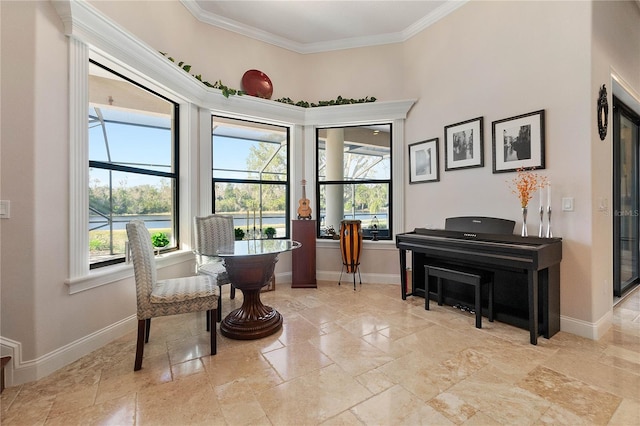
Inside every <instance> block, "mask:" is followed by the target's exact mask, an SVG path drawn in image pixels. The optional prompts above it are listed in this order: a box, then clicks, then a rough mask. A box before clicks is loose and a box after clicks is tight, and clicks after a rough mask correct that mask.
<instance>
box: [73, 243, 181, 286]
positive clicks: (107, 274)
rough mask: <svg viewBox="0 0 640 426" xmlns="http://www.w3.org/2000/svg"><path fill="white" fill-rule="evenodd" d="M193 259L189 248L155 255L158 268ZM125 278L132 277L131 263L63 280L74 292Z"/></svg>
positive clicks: (107, 267)
mask: <svg viewBox="0 0 640 426" xmlns="http://www.w3.org/2000/svg"><path fill="white" fill-rule="evenodd" d="M193 259H194V258H193V252H192V251H190V250H189V251H186V250H182V251H173V252H170V253H167V254H162V255H159V256H156V265H157V267H158V268H159V269H160V268H164V267H167V266H171V265H177V264H179V263H183V262H188V261H190V260H193ZM127 278H133V264H132V263H120V264H118V265H113V266H106V267H104V268H100V269H95V270H93V271H90V272H89V273H88V274H87V275H85V276H82V277H78V278H73V279H68V280H66V281H65V284H66V285H67V287H69V294H76V293H80V292H82V291H85V290H90V289H92V288H96V287H101V286H103V285H107V284H111V283H114V282H116V281H121V280H124V279H127Z"/></svg>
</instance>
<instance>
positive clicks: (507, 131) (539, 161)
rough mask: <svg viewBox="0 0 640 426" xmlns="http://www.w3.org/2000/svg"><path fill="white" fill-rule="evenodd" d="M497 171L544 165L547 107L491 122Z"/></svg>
mask: <svg viewBox="0 0 640 426" xmlns="http://www.w3.org/2000/svg"><path fill="white" fill-rule="evenodd" d="M491 133H492V136H493V173H502V172H513V171H516V170H518V169H521V168H525V169H544V110H540V111H535V112H530V113H529V114H523V115H518V116H516V117H510V118H505V119H503V120H498V121H494V122H493V123H491Z"/></svg>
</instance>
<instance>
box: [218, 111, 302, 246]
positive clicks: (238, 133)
mask: <svg viewBox="0 0 640 426" xmlns="http://www.w3.org/2000/svg"><path fill="white" fill-rule="evenodd" d="M212 119H213V123H212V128H213V135H212V157H213V158H212V167H213V170H212V178H213V206H212V209H213V212H214V213H220V214H231V215H233V216H234V224H235V227H236V229H240V230H242V233H241V234H243V235H244V238H245V239H260V238H265V237H266V235H265V230H266V229H267V228H274V229H275V231H276V233H275V238H286V237H288V236H289V208H288V206H289V129H288V128H287V127H282V126H275V125H271V124H263V123H254V122H248V121H242V120H236V119H230V118H223V117H216V116H214V117H213V118H212Z"/></svg>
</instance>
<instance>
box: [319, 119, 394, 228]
mask: <svg viewBox="0 0 640 426" xmlns="http://www.w3.org/2000/svg"><path fill="white" fill-rule="evenodd" d="M316 147H317V172H318V175H317V182H318V188H317V194H318V197H317V207H316V208H317V210H318V212H319V215H318V217H319V222H320V223H319V234H318V237H320V238H332V234H333V231H336V232H337V231H339V228H340V222H341V221H342V220H345V219H349V220H361V221H362V231H363V237H364V238H371V237H372V231H374V233H377V237H378V238H379V239H390V238H391V226H390V224H391V209H390V206H391V125H390V124H380V125H368V126H351V127H339V128H326V129H318V130H317V138H316Z"/></svg>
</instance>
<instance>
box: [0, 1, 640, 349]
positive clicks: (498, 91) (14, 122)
mask: <svg viewBox="0 0 640 426" xmlns="http://www.w3.org/2000/svg"><path fill="white" fill-rule="evenodd" d="M150 3H152V5H151V4H150ZM94 4H95V6H96V7H97V8H99V9H100V10H101V11H103V12H104V13H105V14H107V15H108V16H110V17H111V18H113V19H114V20H115V21H116V22H118V24H119V25H121V26H123V27H124V28H125V29H127V30H128V31H130V32H131V33H132V34H133V35H135V36H136V37H139V38H140V39H142V40H144V41H145V42H146V43H147V44H149V45H150V46H152V47H153V48H155V49H158V50H163V51H167V52H169V53H170V54H171V55H172V56H174V57H176V58H177V59H179V60H185V61H189V62H190V63H191V64H192V65H193V71H194V72H196V73H202V75H203V77H204V78H205V79H209V80H210V81H214V80H216V79H222V80H223V82H224V83H226V84H227V85H229V86H233V87H239V86H240V78H241V76H242V74H243V73H244V71H246V70H247V69H250V68H257V69H261V70H263V71H264V72H266V73H267V74H268V75H269V76H270V77H271V79H272V81H273V83H274V97H275V98H277V97H282V96H287V97H290V98H292V99H294V100H299V99H305V100H308V101H313V100H319V99H332V98H335V97H336V96H337V95H342V96H345V97H364V96H376V97H377V98H379V99H380V100H395V99H405V98H417V99H418V102H417V104H416V105H415V106H414V107H413V109H412V110H411V111H410V115H409V118H408V120H407V123H406V141H405V142H406V144H409V143H413V142H417V141H420V140H424V139H427V138H433V137H439V138H440V142H441V144H443V143H444V140H443V127H444V126H445V125H447V124H452V123H456V122H458V121H462V120H466V119H469V118H474V117H477V116H483V117H484V154H485V166H484V167H483V168H478V169H469V170H458V171H450V172H444V171H443V169H444V167H443V161H444V157H443V145H441V148H440V161H441V181H440V182H439V183H427V184H419V185H409V184H408V183H406V184H405V191H406V200H407V201H406V205H405V209H404V212H401V214H404V216H405V226H406V230H411V229H413V228H414V227H417V226H425V225H432V226H442V225H443V224H444V218H445V217H447V216H453V215H465V214H482V215H490V216H500V217H505V218H510V219H515V220H519V207H518V202H517V200H516V199H515V196H513V195H512V194H511V193H510V191H509V190H508V189H507V184H506V182H505V180H506V179H509V178H510V177H511V176H512V174H493V173H492V171H491V165H492V162H491V122H492V121H494V120H498V119H502V118H506V117H510V116H514V115H518V114H522V113H527V112H531V111H535V110H538V109H545V110H546V114H547V116H546V117H547V122H546V126H547V127H546V138H547V145H546V146H547V154H546V159H547V168H546V169H545V170H544V171H542V173H544V174H545V175H547V176H549V177H550V179H551V181H552V182H553V192H554V194H553V204H554V207H555V210H554V233H555V235H557V236H561V237H563V239H564V245H563V248H564V259H563V262H562V284H561V293H562V296H561V297H562V302H561V313H562V315H563V319H564V321H565V322H563V326H564V324H565V323H568V324H572V323H576V324H583V323H584V324H586V325H587V326H591V325H593V324H596V323H598V321H601V319H602V318H603V317H606V316H607V315H608V314H609V313H610V311H611V289H610V283H611V275H612V272H611V244H610V241H611V226H610V218H607V217H605V215H603V214H600V213H598V212H596V209H595V200H596V198H597V197H600V196H605V197H607V198H608V199H609V200H610V188H611V183H610V175H611V170H610V162H611V161H610V158H611V157H610V144H611V141H610V137H609V138H608V139H607V140H606V141H605V142H600V141H599V139H598V138H597V129H596V128H595V125H594V122H595V118H594V112H595V99H596V97H597V87H598V86H599V85H600V84H602V83H607V84H610V83H609V82H610V78H609V75H610V71H611V68H610V67H613V68H614V69H615V70H616V71H618V72H619V73H620V74H621V75H623V76H624V77H625V79H627V81H628V82H629V83H630V84H632V85H633V87H634V88H635V90H636V93H638V92H640V71H639V69H640V65H639V64H638V57H637V52H638V51H639V49H638V40H639V39H640V37H639V36H638V31H639V28H640V25H638V22H640V17H639V16H638V15H639V14H640V13H639V12H638V7H637V5H636V4H635V3H633V2H615V6H614V7H611V8H609V4H610V2H606V3H604V2H603V3H601V2H596V3H593V4H592V3H589V2H470V3H468V4H467V5H465V6H464V7H462V8H460V9H458V10H457V11H455V12H454V13H452V14H451V15H449V16H447V17H446V18H444V19H443V20H442V21H440V22H438V23H436V24H435V25H433V26H431V27H429V28H428V29H426V30H425V31H423V32H422V33H421V34H418V35H417V36H415V37H413V38H411V39H410V40H408V41H407V42H405V43H402V44H394V45H388V46H380V47H375V48H365V49H352V50H347V51H340V52H328V53H323V54H314V55H298V54H294V53H292V52H289V51H286V50H283V49H279V48H276V47H274V46H271V45H268V44H265V43H261V42H257V41H254V40H250V39H246V38H244V37H241V36H238V35H236V34H232V33H228V32H225V31H222V30H218V29H214V28H210V27H208V26H206V25H204V24H201V23H199V22H197V21H196V20H195V19H194V18H193V17H192V16H191V15H190V14H189V13H188V12H187V11H186V9H184V8H183V7H182V6H181V5H180V4H179V3H177V2H115V1H114V2H110V1H100V2H95V3H94ZM150 11H152V12H150ZM592 14H593V16H592ZM0 15H1V16H0V19H1V22H0V23H1V29H0V31H1V43H2V46H1V47H2V61H1V67H2V68H1V90H2V92H1V93H2V99H1V111H2V126H1V138H2V140H1V147H0V148H1V151H0V152H1V154H2V157H1V159H0V161H1V163H0V166H1V170H0V185H1V187H0V189H1V194H2V195H1V198H2V199H8V200H11V203H12V204H11V218H10V219H3V220H1V221H0V235H1V238H2V239H1V245H0V250H1V251H0V256H1V258H0V262H1V264H0V266H1V272H0V278H1V289H0V291H1V292H2V294H1V296H2V297H1V303H2V305H1V308H2V312H1V317H0V321H1V324H0V325H1V329H0V335H1V336H2V337H3V338H7V339H11V340H13V341H16V342H19V343H20V345H21V347H22V351H23V352H22V358H23V361H25V362H30V361H37V360H40V359H41V358H42V357H46V356H48V355H49V354H52V353H53V352H55V351H58V350H60V349H61V348H63V347H65V345H70V344H72V343H74V342H76V341H78V340H79V339H83V338H85V337H87V336H89V335H91V334H92V333H95V332H98V331H100V330H102V329H104V328H106V327H109V326H111V325H112V324H114V323H116V322H118V321H121V320H123V319H124V318H127V317H129V316H131V315H133V314H134V313H135V297H134V285H133V281H132V280H131V279H129V280H124V281H121V282H117V283H113V284H110V285H107V286H102V287H99V288H96V289H92V290H89V291H85V292H82V293H78V294H76V295H69V294H68V292H67V287H66V286H65V284H64V280H65V279H66V278H67V275H68V263H69V259H68V254H67V252H68V246H69V242H68V240H69V236H68V235H69V232H68V223H67V215H68V205H69V200H68V195H67V194H68V193H69V191H68V181H69V178H68V169H69V163H68V161H69V160H68V157H69V155H68V142H67V140H68V137H69V136H68V130H67V127H68V114H67V109H68V95H67V91H68V83H67V73H68V63H67V61H68V53H67V39H66V37H65V36H64V32H63V28H62V23H61V21H60V19H59V17H58V16H57V14H56V13H55V11H54V9H53V7H52V6H51V4H50V3H49V2H5V1H3V2H0ZM620 22H623V23H624V25H623V26H622V25H620ZM620 27H624V28H630V31H631V34H632V35H633V37H631V39H632V40H630V39H629V38H627V37H624V36H623V35H622V34H621V32H620V31H618V29H619V28H620ZM612 28H615V29H616V30H615V31H614V30H612ZM592 29H593V34H592ZM16 34H19V35H20V36H19V37H16V36H15V35H16ZM619 46H624V47H626V48H628V49H632V51H633V52H636V55H635V56H633V55H631V56H632V58H629V57H628V56H627V55H625V54H623V52H624V50H625V49H624V48H620V47H619ZM633 49H635V50H633ZM296 143H298V142H297V141H296ZM603 164H604V167H603ZM407 182H408V179H407ZM569 196H570V197H574V199H575V211H574V212H561V211H560V209H559V206H560V199H561V197H569ZM534 226H535V221H533V223H532V225H531V228H530V230H531V231H533V229H534ZM381 247H382V246H381ZM336 253H337V251H335V250H331V249H329V250H325V249H322V250H318V256H319V258H318V267H319V269H324V270H333V271H338V272H339V267H340V263H339V256H338V257H336ZM336 259H337V260H336ZM396 261H397V251H396V250H395V249H394V248H393V247H389V248H388V249H386V250H385V249H377V250H371V251H370V253H369V254H367V256H363V268H364V270H363V272H367V273H372V274H376V273H377V274H385V273H387V274H388V273H394V274H396V273H398V267H397V263H396ZM289 265H290V260H289V259H283V262H281V263H280V264H279V268H282V267H284V268H287V267H288V266H289ZM330 268H333V269H330ZM182 272H184V268H179V267H175V268H171V269H170V270H167V271H163V274H177V273H182ZM606 280H608V284H607V285H606V286H605V285H604V284H603V283H605V282H606ZM567 321H568V322H567Z"/></svg>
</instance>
